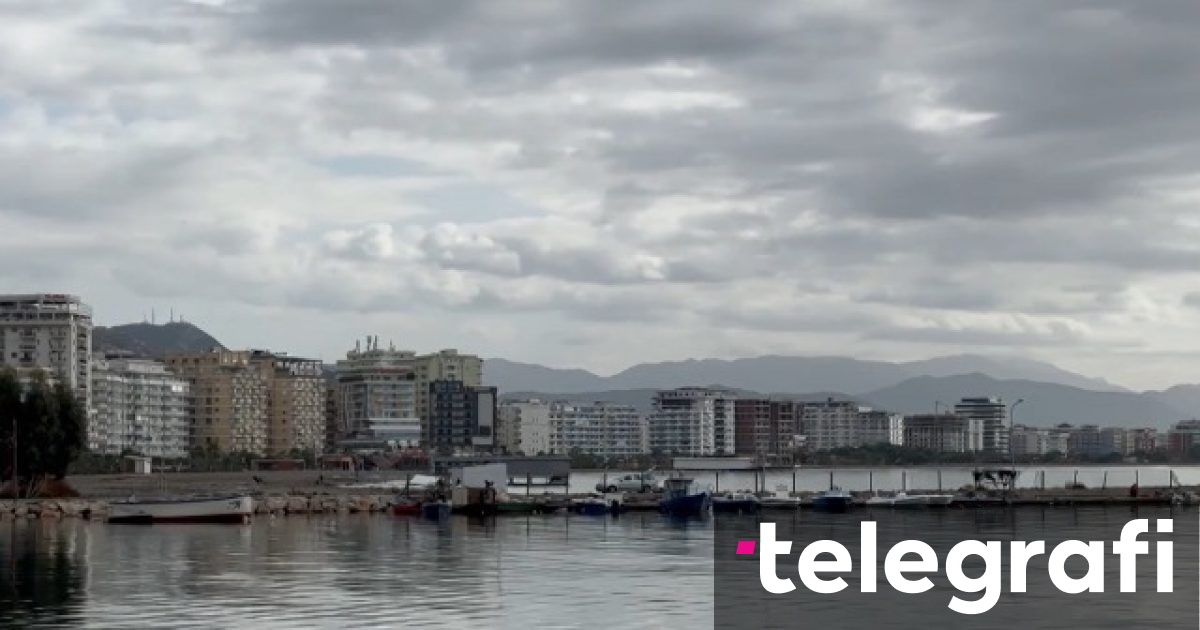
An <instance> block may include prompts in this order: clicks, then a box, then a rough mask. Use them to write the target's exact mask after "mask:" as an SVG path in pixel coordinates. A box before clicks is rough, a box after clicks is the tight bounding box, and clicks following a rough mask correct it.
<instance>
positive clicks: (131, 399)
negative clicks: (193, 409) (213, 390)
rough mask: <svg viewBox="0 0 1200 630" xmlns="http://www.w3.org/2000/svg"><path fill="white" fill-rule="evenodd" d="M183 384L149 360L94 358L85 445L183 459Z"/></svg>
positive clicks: (186, 437)
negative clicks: (90, 402) (89, 412)
mask: <svg viewBox="0 0 1200 630" xmlns="http://www.w3.org/2000/svg"><path fill="white" fill-rule="evenodd" d="M188 395H189V389H188V382H187V381H186V380H184V379H182V378H179V377H178V376H176V375H175V374H174V373H172V372H171V371H170V370H168V369H167V366H166V365H164V364H163V363H160V362H158V361H153V360H149V359H134V358H123V357H111V358H106V357H102V356H97V357H96V358H95V359H94V361H93V367H92V403H93V408H92V413H91V414H90V419H89V422H88V447H89V448H90V449H91V450H93V451H95V452H98V453H105V454H109V455H119V454H121V453H122V452H125V451H132V452H135V453H138V454H140V455H143V456H146V457H163V458H181V457H186V456H187V454H188V449H189V447H190V446H191V427H190V420H189V417H188Z"/></svg>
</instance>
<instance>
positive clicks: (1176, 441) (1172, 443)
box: [1167, 420, 1200, 456]
mask: <svg viewBox="0 0 1200 630" xmlns="http://www.w3.org/2000/svg"><path fill="white" fill-rule="evenodd" d="M1197 446H1200V420H1184V421H1183V422H1178V423H1176V424H1175V426H1173V427H1171V430H1170V431H1168V432H1167V451H1168V452H1170V453H1171V454H1172V455H1177V456H1187V455H1189V454H1191V452H1192V450H1193V449H1195V448H1196V447H1197Z"/></svg>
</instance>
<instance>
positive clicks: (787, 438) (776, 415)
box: [733, 398, 804, 465]
mask: <svg viewBox="0 0 1200 630" xmlns="http://www.w3.org/2000/svg"><path fill="white" fill-rule="evenodd" d="M803 407H804V404H803V403H800V402H796V401H792V400H769V399H761V398H743V399H739V400H736V401H734V407H733V408H734V445H735V450H736V451H737V454H738V455H741V456H748V457H755V458H757V459H758V460H760V461H763V462H764V463H773V464H781V465H782V464H790V463H792V462H793V461H794V453H795V450H796V439H797V436H798V435H799V434H800V417H801V414H802V410H803Z"/></svg>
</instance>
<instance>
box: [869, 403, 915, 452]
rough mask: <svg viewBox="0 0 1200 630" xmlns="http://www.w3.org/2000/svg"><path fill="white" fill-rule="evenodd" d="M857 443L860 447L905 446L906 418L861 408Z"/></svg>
mask: <svg viewBox="0 0 1200 630" xmlns="http://www.w3.org/2000/svg"><path fill="white" fill-rule="evenodd" d="M857 441H858V445H859V446H867V445H870V444H892V445H894V446H903V445H904V416H902V415H900V414H895V413H890V412H887V411H880V410H878V409H871V408H869V407H859V409H858V437H857Z"/></svg>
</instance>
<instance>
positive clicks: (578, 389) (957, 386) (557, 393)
mask: <svg viewBox="0 0 1200 630" xmlns="http://www.w3.org/2000/svg"><path fill="white" fill-rule="evenodd" d="M93 346H94V347H95V348H96V349H97V350H126V351H130V352H134V353H136V354H141V355H145V356H155V357H157V356H164V355H166V354H168V353H171V352H201V351H205V350H208V349H210V348H213V347H221V344H220V342H219V341H217V340H216V339H215V338H213V337H212V336H211V335H209V334H208V333H206V332H205V331H204V330H202V329H200V328H199V327H197V326H195V325H193V324H191V323H182V322H174V323H169V324H159V325H155V324H146V323H142V324H127V325H123V326H114V327H111V328H104V327H97V328H96V329H95V330H94V332H93ZM484 383H485V384H487V385H495V386H496V387H497V388H498V389H499V390H500V392H501V395H502V396H503V397H505V398H509V399H513V398H550V399H562V400H572V401H587V402H590V401H596V400H607V401H612V402H619V403H624V404H629V405H633V406H634V407H637V408H638V409H640V410H648V409H649V407H650V401H651V400H652V398H653V396H654V392H655V391H656V390H658V389H665V388H672V387H681V386H687V385H713V386H720V387H724V388H728V389H733V390H740V391H743V392H744V393H747V394H749V393H755V392H757V393H760V394H762V395H771V396H777V397H789V398H801V399H807V400H812V399H825V398H829V397H833V398H842V399H852V400H856V401H859V402H861V403H862V404H864V405H869V406H872V407H875V408H878V409H887V410H889V411H894V412H897V413H905V414H910V413H929V412H933V411H934V406H935V403H937V402H942V403H950V404H953V403H954V402H955V401H957V400H958V399H960V398H962V397H966V396H999V397H1002V398H1003V399H1004V400H1006V401H1015V400H1018V399H1024V402H1023V403H1022V404H1021V405H1020V406H1019V407H1017V408H1016V410H1015V412H1014V415H1015V418H1016V421H1017V422H1024V423H1026V424H1032V425H1039V426H1049V425H1053V424H1057V423H1059V422H1070V423H1072V424H1085V423H1090V424H1099V425H1110V426H1154V427H1158V428H1165V427H1167V426H1168V425H1170V424H1171V423H1174V422H1177V421H1179V420H1183V419H1188V418H1193V417H1196V416H1200V385H1176V386H1174V387H1171V388H1169V389H1166V390H1163V391H1147V392H1135V391H1131V390H1128V389H1125V388H1122V387H1119V386H1117V385H1114V384H1112V383H1109V382H1107V381H1105V380H1104V379H1100V378H1093V377H1088V376H1084V375H1081V374H1076V373H1074V372H1070V371H1067V370H1063V369H1061V368H1059V367H1057V366H1055V365H1052V364H1050V363H1045V362H1040V361H1033V360H1029V359H1022V358H1011V357H986V356H980V355H971V354H964V355H956V356H948V357H939V358H934V359H926V360H921V361H907V362H895V363H893V362H887V361H862V360H858V359H852V358H846V357H829V356H826V357H803V356H778V355H771V356H763V357H755V358H746V359H732V360H726V359H698V360H697V359H689V360H684V361H669V362H661V363H642V364H638V365H634V366H632V367H630V368H628V369H625V370H623V371H621V372H618V373H616V374H614V375H612V376H600V375H597V374H594V373H592V372H589V371H587V370H580V369H558V368H551V367H546V366H543V365H537V364H532V363H519V362H515V361H509V360H506V359H503V358H493V359H487V360H486V361H485V362H484Z"/></svg>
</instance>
